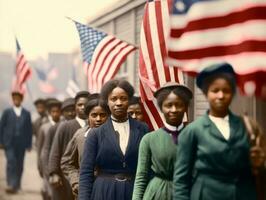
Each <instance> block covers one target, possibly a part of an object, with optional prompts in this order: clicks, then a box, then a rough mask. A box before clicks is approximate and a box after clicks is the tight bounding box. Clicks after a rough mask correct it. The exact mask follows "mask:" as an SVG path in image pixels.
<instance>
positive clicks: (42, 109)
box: [36, 103, 46, 116]
mask: <svg viewBox="0 0 266 200" xmlns="http://www.w3.org/2000/svg"><path fill="white" fill-rule="evenodd" d="M36 110H37V112H38V113H39V115H41V116H43V115H45V111H46V107H45V105H44V104H43V103H38V104H37V105H36Z"/></svg>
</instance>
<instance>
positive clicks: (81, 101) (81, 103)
mask: <svg viewBox="0 0 266 200" xmlns="http://www.w3.org/2000/svg"><path fill="white" fill-rule="evenodd" d="M87 102H88V98H86V97H80V98H78V100H77V102H76V114H77V116H78V117H79V118H81V119H86V118H87V115H86V114H85V104H86V103H87Z"/></svg>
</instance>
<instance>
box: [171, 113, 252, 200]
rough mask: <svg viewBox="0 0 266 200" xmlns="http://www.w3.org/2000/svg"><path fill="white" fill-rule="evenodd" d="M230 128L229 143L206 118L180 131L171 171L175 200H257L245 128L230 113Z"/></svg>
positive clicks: (206, 115) (207, 117) (240, 120)
mask: <svg viewBox="0 0 266 200" xmlns="http://www.w3.org/2000/svg"><path fill="white" fill-rule="evenodd" d="M229 125H230V138H229V139H228V140H226V139H225V138H224V137H223V135H222V134H221V133H220V131H219V130H218V128H217V127H216V125H215V124H214V123H213V122H212V121H211V120H210V118H209V116H208V114H205V115H204V116H203V117H201V118H199V119H197V120H196V121H194V122H193V123H191V124H190V125H188V126H187V127H186V128H185V129H184V130H183V131H182V133H181V134H180V136H179V140H178V141H179V143H178V146H177V149H178V150H177V157H176V163H175V171H174V199H177V200H214V199H215V200H255V199H256V194H255V184H254V180H253V177H252V174H251V166H250V160H249V150H250V145H249V140H248V137H247V132H246V129H245V126H244V124H243V121H242V119H241V118H240V117H238V116H236V115H234V114H232V113H229Z"/></svg>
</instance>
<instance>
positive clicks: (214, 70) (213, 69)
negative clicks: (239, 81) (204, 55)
mask: <svg viewBox="0 0 266 200" xmlns="http://www.w3.org/2000/svg"><path fill="white" fill-rule="evenodd" d="M220 73H223V74H231V75H232V77H234V79H235V75H236V74H235V71H234V69H233V67H232V65H230V64H229V63H219V64H214V65H210V66H209V67H206V68H205V69H203V70H202V71H201V72H200V73H199V74H198V76H197V80H196V84H197V86H198V87H199V88H200V89H202V88H203V85H204V84H203V83H204V80H205V79H206V78H208V77H210V76H213V75H217V74H220Z"/></svg>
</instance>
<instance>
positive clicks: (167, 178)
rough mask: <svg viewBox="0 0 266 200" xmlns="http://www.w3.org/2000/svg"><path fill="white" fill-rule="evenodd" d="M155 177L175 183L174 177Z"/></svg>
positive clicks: (156, 175)
mask: <svg viewBox="0 0 266 200" xmlns="http://www.w3.org/2000/svg"><path fill="white" fill-rule="evenodd" d="M154 176H155V177H157V178H160V179H163V180H166V181H173V176H172V177H168V176H164V175H162V174H154Z"/></svg>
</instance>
